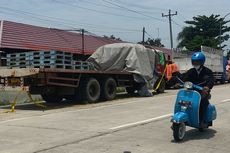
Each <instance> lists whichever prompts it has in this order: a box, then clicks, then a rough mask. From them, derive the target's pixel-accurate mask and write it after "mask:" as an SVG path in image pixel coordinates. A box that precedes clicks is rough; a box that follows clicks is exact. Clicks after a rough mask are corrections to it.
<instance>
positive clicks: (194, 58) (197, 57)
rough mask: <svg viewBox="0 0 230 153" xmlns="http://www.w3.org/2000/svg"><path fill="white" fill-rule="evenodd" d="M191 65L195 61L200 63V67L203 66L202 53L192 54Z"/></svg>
mask: <svg viewBox="0 0 230 153" xmlns="http://www.w3.org/2000/svg"><path fill="white" fill-rule="evenodd" d="M191 60H192V63H193V62H195V61H200V62H201V64H202V65H204V62H205V55H204V54H203V53H202V52H200V51H199V52H195V53H193V54H192V58H191Z"/></svg>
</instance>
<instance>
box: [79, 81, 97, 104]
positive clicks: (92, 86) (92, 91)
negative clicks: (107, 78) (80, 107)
mask: <svg viewBox="0 0 230 153" xmlns="http://www.w3.org/2000/svg"><path fill="white" fill-rule="evenodd" d="M81 91H82V92H83V93H82V98H83V99H82V100H83V101H86V102H88V103H94V102H97V101H98V99H99V97H100V84H99V82H98V81H97V80H96V79H95V78H89V79H86V80H85V81H84V82H83V84H82V90H81Z"/></svg>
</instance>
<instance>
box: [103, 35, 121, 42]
mask: <svg viewBox="0 0 230 153" xmlns="http://www.w3.org/2000/svg"><path fill="white" fill-rule="evenodd" d="M103 37H104V38H108V39H113V40H119V41H122V40H121V38H116V37H115V36H114V35H110V36H106V35H104V36H103Z"/></svg>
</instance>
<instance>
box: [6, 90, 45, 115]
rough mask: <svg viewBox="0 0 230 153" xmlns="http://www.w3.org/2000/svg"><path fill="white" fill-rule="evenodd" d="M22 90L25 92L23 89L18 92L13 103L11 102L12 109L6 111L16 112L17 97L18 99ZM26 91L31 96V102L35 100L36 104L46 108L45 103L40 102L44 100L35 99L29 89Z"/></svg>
mask: <svg viewBox="0 0 230 153" xmlns="http://www.w3.org/2000/svg"><path fill="white" fill-rule="evenodd" d="M22 92H23V90H21V91H19V92H18V93H17V95H16V96H15V98H14V100H13V101H12V103H11V109H10V110H7V111H5V113H10V112H11V113H12V112H15V106H16V103H17V99H18V97H19V95H20V94H21V93H22ZM26 93H27V96H28V97H29V101H30V102H33V103H34V104H35V105H36V106H39V107H42V108H43V109H45V108H46V106H45V105H43V104H41V103H40V102H42V101H41V100H34V99H33V98H32V96H31V94H30V93H29V92H28V91H27V92H26ZM43 111H44V110H43Z"/></svg>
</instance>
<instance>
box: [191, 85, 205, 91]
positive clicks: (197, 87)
mask: <svg viewBox="0 0 230 153" xmlns="http://www.w3.org/2000/svg"><path fill="white" fill-rule="evenodd" d="M193 88H196V89H198V90H203V87H201V86H198V85H195V84H193Z"/></svg>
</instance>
